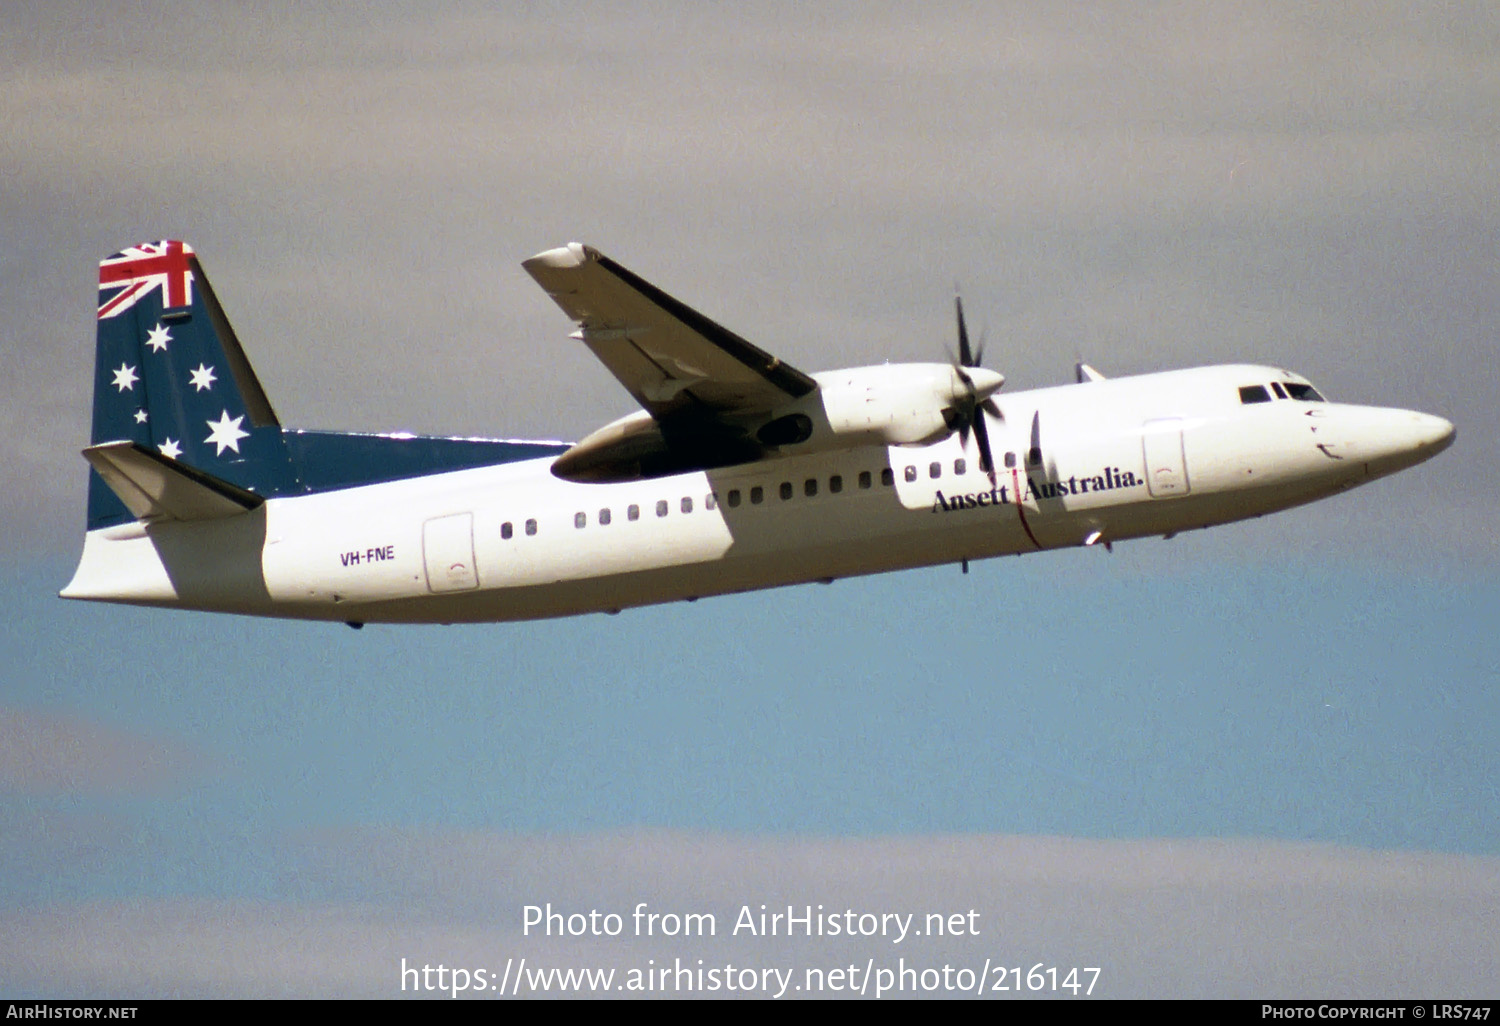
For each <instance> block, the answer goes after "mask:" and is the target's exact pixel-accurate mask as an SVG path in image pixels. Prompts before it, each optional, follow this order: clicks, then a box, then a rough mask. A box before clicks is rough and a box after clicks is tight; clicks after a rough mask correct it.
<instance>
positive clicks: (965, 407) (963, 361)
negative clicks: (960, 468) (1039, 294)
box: [952, 295, 1005, 485]
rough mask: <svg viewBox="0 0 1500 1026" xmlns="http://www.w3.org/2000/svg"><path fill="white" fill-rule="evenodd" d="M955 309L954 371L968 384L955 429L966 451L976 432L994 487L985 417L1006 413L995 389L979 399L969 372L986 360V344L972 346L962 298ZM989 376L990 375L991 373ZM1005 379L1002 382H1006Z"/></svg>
mask: <svg viewBox="0 0 1500 1026" xmlns="http://www.w3.org/2000/svg"><path fill="white" fill-rule="evenodd" d="M953 309H954V311H955V312H956V313H957V314H958V359H957V361H955V363H954V365H953V371H954V373H955V374H957V375H958V380H959V381H961V382H963V385H964V398H963V399H961V400H960V401H959V402H958V404H957V406H955V407H954V409H953V418H952V427H953V429H954V430H955V431H957V432H958V437H959V440H960V442H961V443H962V444H963V446H964V448H968V446H969V431H970V430H971V429H972V430H973V432H974V439H975V441H977V442H978V443H979V467H980V469H981V470H983V471H984V472H985V473H987V474H989V475H990V484H992V485H993V484H994V483H995V456H994V453H993V452H991V450H990V433H989V429H988V428H987V427H986V426H985V421H984V414H985V413H988V414H989V415H990V416H992V417H994V418H995V419H996V420H1004V419H1005V414H1003V413H1001V412H1000V407H999V406H998V405H997V404H996V403H995V400H994V399H992V398H990V395H991V394H993V392H994V391H995V388H999V387H1000V386H999V385H996V386H995V388H990V389H988V391H987V393H986V395H985V398H984V401H983V402H981V401H980V399H979V390H978V388H976V387H975V385H974V377H973V375H971V374H970V373H969V372H970V371H971V370H976V369H979V368H980V365H981V363H982V362H983V360H984V342H983V341H981V342H980V343H979V347H978V349H973V348H971V347H970V345H969V329H968V326H967V325H966V324H965V323H964V301H963V298H962V297H960V296H957V295H955V296H954V297H953ZM987 373H988V372H987ZM1004 380H1005V379H1004V378H1003V377H1002V378H1001V379H1000V381H1001V383H1002V384H1003V383H1004Z"/></svg>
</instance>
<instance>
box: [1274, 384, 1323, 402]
mask: <svg viewBox="0 0 1500 1026" xmlns="http://www.w3.org/2000/svg"><path fill="white" fill-rule="evenodd" d="M1282 386H1283V387H1284V388H1285V389H1286V394H1287V395H1289V396H1291V397H1292V398H1293V399H1300V400H1302V401H1303V402H1305V403H1320V402H1322V401H1323V397H1322V396H1321V395H1319V394H1318V390H1317V389H1316V388H1313V387H1312V386H1311V385H1299V384H1297V383H1296V382H1295V381H1285V382H1282Z"/></svg>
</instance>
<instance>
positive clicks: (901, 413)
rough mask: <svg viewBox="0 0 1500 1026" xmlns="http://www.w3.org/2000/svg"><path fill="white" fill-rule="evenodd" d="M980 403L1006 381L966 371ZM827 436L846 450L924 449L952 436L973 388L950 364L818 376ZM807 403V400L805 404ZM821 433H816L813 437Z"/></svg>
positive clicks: (906, 365) (856, 369)
mask: <svg viewBox="0 0 1500 1026" xmlns="http://www.w3.org/2000/svg"><path fill="white" fill-rule="evenodd" d="M964 373H965V374H967V375H968V377H969V380H970V382H971V383H972V386H973V389H974V397H975V400H976V401H977V402H981V403H982V402H984V400H986V399H988V398H989V397H990V396H991V395H993V394H994V393H995V392H996V391H998V390H999V388H1000V386H1001V385H1003V384H1005V376H1004V375H1002V374H998V373H996V372H995V371H991V370H985V369H984V368H982V367H969V368H965V369H964ZM813 378H814V379H815V380H816V381H817V382H818V391H817V392H816V393H814V395H813V396H809V397H808V398H809V399H812V398H817V399H818V400H819V403H820V405H821V407H822V413H823V420H824V422H825V423H826V425H827V430H828V431H829V432H830V433H831V434H833V435H834V436H836V437H837V438H838V439H839V441H840V442H841V443H842V444H844V445H861V444H870V445H875V444H884V445H925V444H927V443H930V442H935V441H937V440H939V439H941V438H944V437H946V436H947V435H949V434H951V433H952V432H953V422H952V417H953V412H954V411H955V410H956V409H957V408H959V407H960V406H961V405H962V404H963V403H965V402H966V401H967V400H968V398H969V386H968V385H965V384H964V382H963V379H961V378H960V377H959V375H958V371H957V369H956V368H954V367H952V366H950V365H949V364H946V363H897V364H882V365H878V366H874V367H854V368H851V369H849V370H842V371H828V372H826V373H823V374H814V375H813ZM804 401H806V400H804ZM816 434H817V432H816V431H814V436H816Z"/></svg>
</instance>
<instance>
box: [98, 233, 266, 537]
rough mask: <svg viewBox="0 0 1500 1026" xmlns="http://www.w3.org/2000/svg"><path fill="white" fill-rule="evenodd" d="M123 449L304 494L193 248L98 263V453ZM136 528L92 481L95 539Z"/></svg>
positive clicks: (161, 247) (144, 250) (152, 247)
mask: <svg viewBox="0 0 1500 1026" xmlns="http://www.w3.org/2000/svg"><path fill="white" fill-rule="evenodd" d="M120 441H130V442H135V443H137V444H139V445H141V446H143V447H145V448H146V449H148V450H150V451H151V452H156V453H160V454H162V455H163V456H166V457H168V458H170V459H173V460H176V461H178V462H180V463H183V464H186V465H187V466H189V467H192V468H196V469H198V470H201V471H204V472H205V473H207V474H209V475H211V476H213V477H215V478H218V479H221V480H223V481H227V482H230V483H232V484H234V485H237V486H239V487H240V488H244V489H246V490H247V491H251V492H256V493H259V494H262V495H272V494H278V493H284V492H288V491H291V490H293V488H294V487H295V483H296V474H295V473H294V469H293V466H292V463H291V461H290V459H289V458H288V455H287V452H286V447H285V444H284V442H283V438H282V431H281V424H280V422H279V421H278V420H277V419H276V413H275V411H274V410H272V409H271V404H270V402H269V401H268V400H267V399H266V393H265V390H264V389H262V388H261V385H260V382H259V381H258V380H257V379H256V377H255V372H254V371H253V370H252V369H251V368H250V362H249V361H248V360H247V359H245V354H244V351H243V350H242V349H241V348H240V343H239V340H238V339H237V338H236V337H235V334H234V329H233V328H231V327H230V325H229V321H228V319H227V318H226V317H225V316H224V311H223V310H222V309H221V308H220V306H219V302H218V300H217V299H216V298H215V297H214V294H213V290H212V289H211V288H210V287H209V284H208V278H207V277H206V276H205V275H204V274H203V269H202V267H201V266H199V263H198V258H197V256H196V255H195V254H194V252H193V249H192V247H191V246H189V245H187V244H186V243H183V242H178V241H175V240H165V241H162V242H151V243H144V244H142V245H139V246H131V247H129V248H127V249H125V250H122V251H121V252H119V253H116V254H114V255H113V256H111V257H108V258H107V259H105V260H103V261H101V262H100V264H99V328H98V341H97V350H96V354H95V359H94V424H93V433H92V444H93V445H100V444H103V443H105V442H120ZM133 519H135V518H134V516H133V515H132V514H131V513H130V511H129V510H128V509H127V508H126V507H125V504H124V503H123V502H121V501H120V499H119V498H118V497H117V496H116V495H115V493H114V492H113V491H111V490H110V488H109V486H108V485H106V484H105V483H104V481H103V479H101V478H100V477H99V475H98V473H97V472H95V471H90V475H89V509H88V526H89V529H90V530H93V529H94V528H97V527H106V526H109V525H112V524H118V523H123V522H126V521H130V520H133Z"/></svg>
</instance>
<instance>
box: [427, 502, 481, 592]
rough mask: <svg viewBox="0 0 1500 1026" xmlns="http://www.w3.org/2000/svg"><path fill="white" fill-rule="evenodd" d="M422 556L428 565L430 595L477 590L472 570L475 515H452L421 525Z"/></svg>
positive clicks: (477, 581)
mask: <svg viewBox="0 0 1500 1026" xmlns="http://www.w3.org/2000/svg"><path fill="white" fill-rule="evenodd" d="M422 556H423V558H424V559H425V560H426V561H427V588H428V590H429V591H433V592H444V591H466V590H468V589H470V588H477V587H478V586H479V575H478V573H476V572H475V570H474V514H472V513H455V514H454V515H453V516H450V517H438V518H436V519H434V520H429V521H427V523H425V524H423V525H422Z"/></svg>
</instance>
